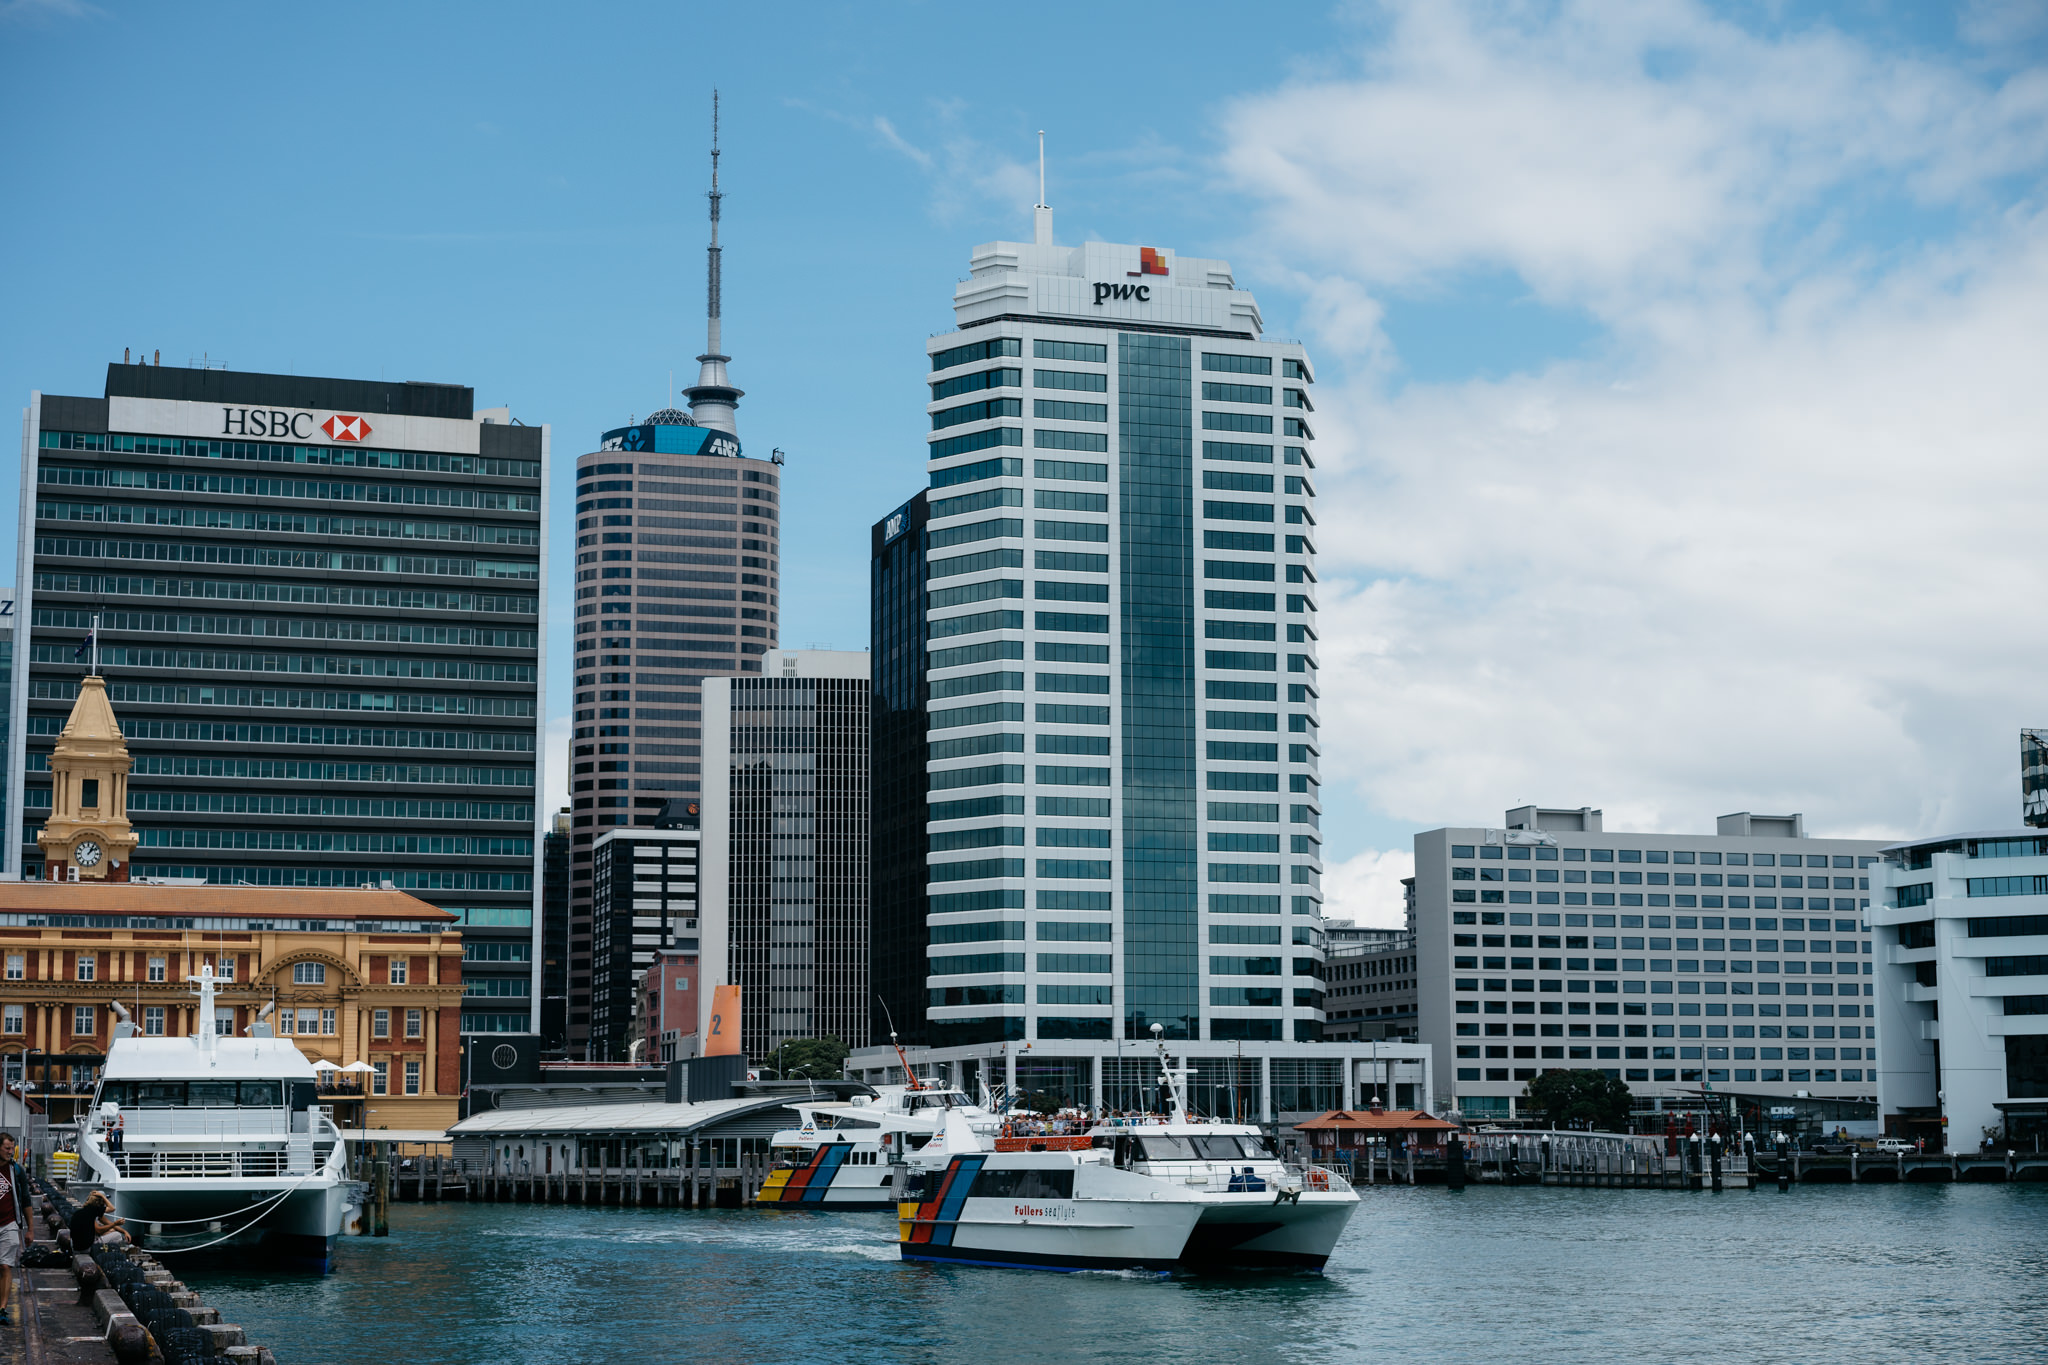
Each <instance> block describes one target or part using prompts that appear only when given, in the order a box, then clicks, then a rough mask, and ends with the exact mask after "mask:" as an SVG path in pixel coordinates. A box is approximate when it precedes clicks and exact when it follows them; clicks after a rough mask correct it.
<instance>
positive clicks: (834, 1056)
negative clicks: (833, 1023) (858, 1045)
mask: <svg viewBox="0 0 2048 1365" xmlns="http://www.w3.org/2000/svg"><path fill="white" fill-rule="evenodd" d="M845 1062H846V1044H844V1043H842V1042H840V1041H839V1040H838V1039H837V1038H834V1037H831V1036H830V1035H827V1036H826V1037H823V1038H792V1039H790V1040H789V1041H788V1042H785V1043H783V1044H782V1045H781V1046H780V1047H778V1048H776V1049H775V1050H774V1051H773V1052H771V1053H769V1054H768V1057H767V1060H766V1061H765V1062H764V1063H763V1066H762V1069H763V1071H764V1072H767V1073H771V1074H772V1075H774V1076H775V1077H778V1078H781V1079H796V1078H798V1076H799V1073H801V1075H803V1076H808V1077H809V1078H810V1079H812V1080H814V1081H836V1080H838V1079H839V1073H840V1070H841V1068H842V1067H843V1066H844V1065H845Z"/></svg>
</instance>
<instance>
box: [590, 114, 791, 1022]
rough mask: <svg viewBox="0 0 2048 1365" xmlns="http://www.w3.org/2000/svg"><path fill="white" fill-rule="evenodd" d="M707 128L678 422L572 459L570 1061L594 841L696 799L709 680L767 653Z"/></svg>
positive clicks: (765, 525) (774, 612) (624, 435)
mask: <svg viewBox="0 0 2048 1365" xmlns="http://www.w3.org/2000/svg"><path fill="white" fill-rule="evenodd" d="M716 130H717V122H716V115H715V113H714V115H713V132H712V146H711V245H710V248H709V263H710V264H709V272H708V287H707V291H706V297H705V305H706V306H705V312H706V321H705V347H704V354H703V355H700V356H698V357H697V361H698V365H699V371H698V375H697V382H696V383H695V384H694V385H692V386H691V387H689V388H687V389H685V390H684V391H683V392H684V394H685V396H686V397H687V398H688V399H689V403H690V411H689V412H688V413H684V412H681V411H679V410H677V409H675V408H663V409H661V410H660V411H659V412H656V413H655V414H653V415H652V416H651V417H648V418H647V419H646V420H645V421H642V422H637V423H634V424H632V425H630V426H625V427H620V428H618V429H616V430H613V431H608V432H606V433H605V434H604V439H603V441H602V442H601V448H600V449H598V450H596V451H594V452H592V453H591V454H588V455H585V456H582V457H581V458H580V459H578V460H577V462H576V715H575V731H574V735H573V738H572V740H571V746H572V748H571V754H570V783H569V785H570V795H571V798H572V799H571V802H570V805H571V809H572V817H571V832H570V849H569V878H570V912H569V972H568V983H569V984H568V993H569V1001H568V1010H567V1016H568V1018H567V1027H568V1039H569V1049H570V1050H571V1051H572V1052H575V1051H583V1050H587V1049H588V1048H589V1046H590V1041H591V1022H592V1021H591V1003H590V1001H591V995H590V993H591V986H592V958H591V945H592V937H593V930H594V925H593V922H592V917H591V843H592V839H593V837H594V836H595V834H596V833H597V832H598V831H600V830H604V829H609V828H612V827H614V826H619V825H635V824H649V823H652V821H653V820H654V818H655V816H656V815H657V814H658V813H659V812H660V811H661V809H662V808H663V807H664V806H665V805H666V804H667V803H669V802H670V801H683V802H687V801H692V800H696V799H698V798H699V797H700V796H701V795H702V791H703V774H702V771H701V769H702V767H703V762H702V753H701V746H702V742H703V738H702V712H703V704H704V694H703V685H704V679H705V678H707V677H727V676H732V675H735V674H740V673H759V672H760V671H761V660H762V657H763V656H765V655H766V654H767V653H768V651H769V650H771V649H773V648H774V647H775V642H776V623H777V617H778V614H779V611H778V603H777V597H778V594H779V592H780V585H779V582H778V580H779V578H780V574H781V570H780V558H781V550H780V544H781V531H780V524H781V523H780V517H781V511H780V502H781V493H780V489H781V483H782V478H781V474H782V470H781V458H782V457H781V452H779V451H778V452H776V453H775V456H774V458H773V459H772V460H753V459H747V458H745V457H744V456H743V454H742V452H741V449H740V439H739V427H738V425H737V422H736V415H737V410H738V407H739V401H740V398H741V397H742V392H741V390H739V389H736V388H734V387H733V386H732V381H731V379H730V378H729V377H728V375H727V374H726V365H727V364H728V363H729V362H730V361H731V359H732V358H731V357H730V356H728V355H726V354H725V353H724V351H723V349H722V348H723V346H724V333H723V328H724V321H723V305H722V302H721V284H720V279H721V269H722V267H721V262H722V261H723V259H724V257H723V255H722V252H721V248H720V247H719V245H718V221H719V209H720V205H721V203H722V202H723V198H724V196H723V195H721V194H720V192H719V189H718V156H719V153H718V141H717V131H716Z"/></svg>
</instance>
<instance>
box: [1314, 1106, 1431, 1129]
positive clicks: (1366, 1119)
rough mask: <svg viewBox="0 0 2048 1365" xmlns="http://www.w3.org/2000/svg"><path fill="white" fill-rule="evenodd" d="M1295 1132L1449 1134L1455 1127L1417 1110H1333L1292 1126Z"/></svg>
mask: <svg viewBox="0 0 2048 1365" xmlns="http://www.w3.org/2000/svg"><path fill="white" fill-rule="evenodd" d="M1294 1126H1295V1127H1296V1128H1297V1129H1301V1130H1310V1129H1318V1128H1359V1129H1364V1130H1367V1131H1370V1132H1389V1131H1394V1132H1406V1133H1412V1132H1425V1131H1426V1132H1450V1131H1452V1130H1453V1129H1455V1128H1457V1126H1458V1125H1457V1124H1455V1123H1449V1122H1446V1121H1445V1120H1443V1119H1440V1118H1436V1117H1434V1116H1432V1115H1430V1114H1428V1113H1426V1112H1425V1111H1423V1110H1420V1109H1388V1110H1383V1111H1381V1112H1379V1113H1374V1112H1373V1111H1371V1110H1369V1109H1332V1110H1331V1111H1330V1112H1329V1113H1327V1114H1324V1115H1323V1116H1322V1117H1321V1118H1314V1119H1309V1120H1308V1121H1307V1122H1305V1123H1297V1124H1295V1125H1294Z"/></svg>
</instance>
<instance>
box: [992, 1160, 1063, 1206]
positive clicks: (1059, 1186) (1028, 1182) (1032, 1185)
mask: <svg viewBox="0 0 2048 1365" xmlns="http://www.w3.org/2000/svg"><path fill="white" fill-rule="evenodd" d="M967 1197H968V1198H969V1199H1072V1198H1073V1197H1074V1170H1073V1167H1071V1166H1069V1167H1066V1168H1065V1169H1062V1170H1046V1169H1043V1168H1040V1167H1035V1166H1031V1167H1026V1168H1024V1169H1022V1170H1007V1171H992V1170H989V1169H987V1168H986V1167H984V1168H983V1169H982V1171H981V1174H979V1175H977V1176H975V1177H974V1188H972V1189H970V1190H969V1191H968V1192H967Z"/></svg>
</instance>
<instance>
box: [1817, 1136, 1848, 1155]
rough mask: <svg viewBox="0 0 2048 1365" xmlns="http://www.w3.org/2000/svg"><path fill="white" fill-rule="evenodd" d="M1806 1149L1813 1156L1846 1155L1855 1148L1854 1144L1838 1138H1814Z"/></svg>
mask: <svg viewBox="0 0 2048 1365" xmlns="http://www.w3.org/2000/svg"><path fill="white" fill-rule="evenodd" d="M1807 1150H1808V1151H1809V1152H1812V1153H1813V1154H1814V1155H1815V1156H1847V1155H1849V1153H1851V1152H1853V1151H1855V1150H1856V1144H1855V1143H1853V1142H1844V1141H1842V1140H1841V1139H1839V1138H1816V1139H1814V1142H1813V1145H1812V1146H1811V1147H1808V1148H1807Z"/></svg>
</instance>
